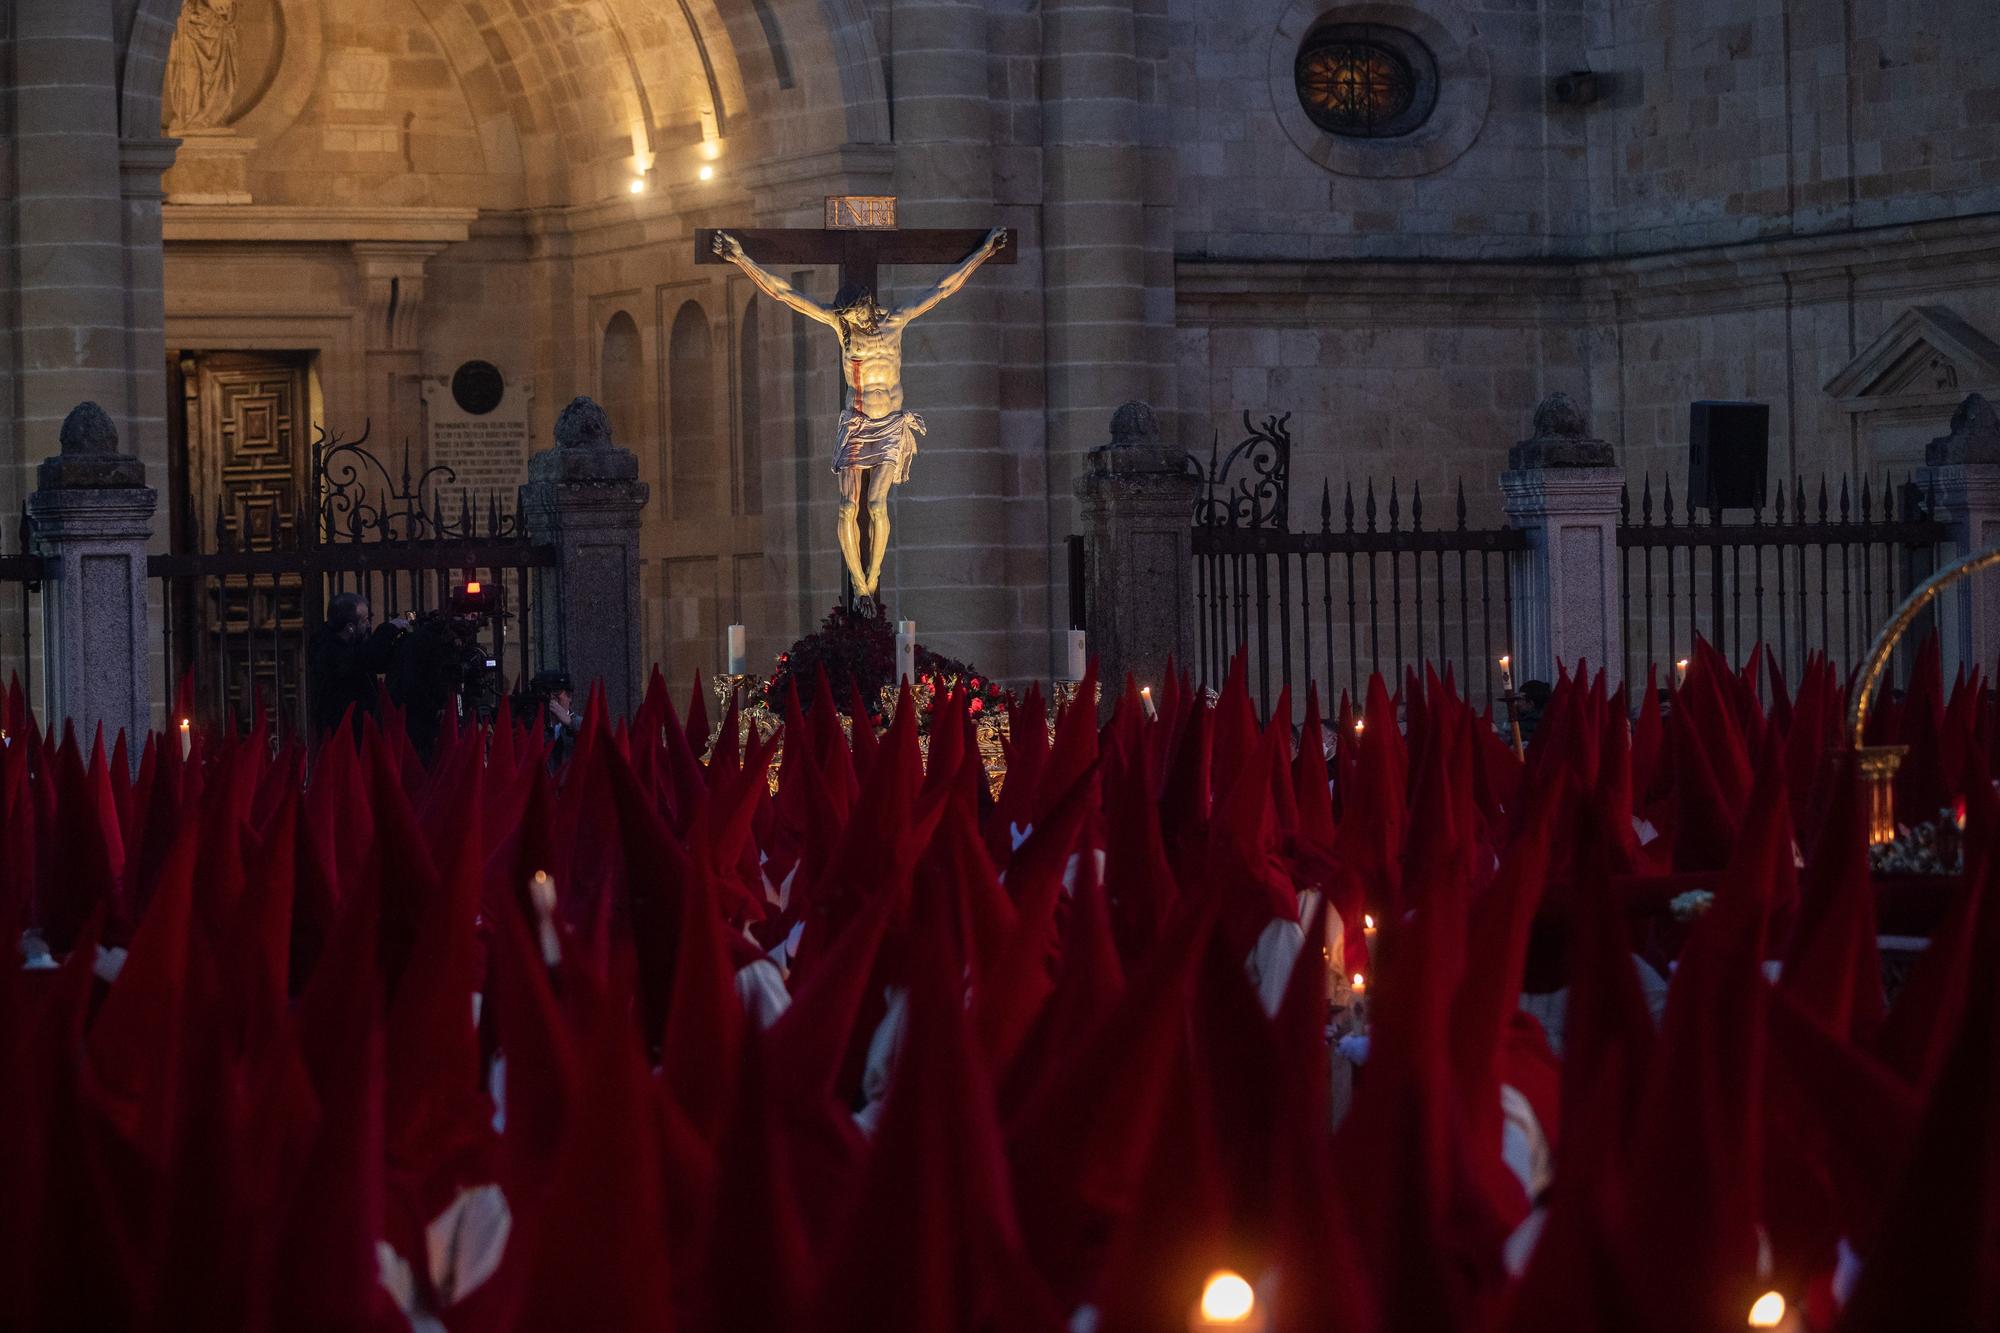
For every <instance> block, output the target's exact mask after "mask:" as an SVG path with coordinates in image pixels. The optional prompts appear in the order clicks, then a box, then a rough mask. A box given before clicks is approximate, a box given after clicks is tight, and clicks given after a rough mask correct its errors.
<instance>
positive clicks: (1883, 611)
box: [1618, 476, 1949, 684]
mask: <svg viewBox="0 0 2000 1333" xmlns="http://www.w3.org/2000/svg"><path fill="white" fill-rule="evenodd" d="M1857 495H1858V497H1859V498H1858V499H1857V498H1856V497H1857ZM1682 496H1683V499H1682V500H1681V502H1680V504H1679V506H1678V519H1677V518H1676V509H1677V506H1676V502H1675V496H1674V489H1673V481H1672V479H1671V478H1668V479H1665V480H1663V482H1662V484H1661V487H1660V492H1659V497H1658V500H1657V503H1656V501H1655V496H1654V489H1653V482H1652V478H1651V477H1647V478H1644V479H1643V480H1642V481H1641V483H1640V489H1639V495H1638V499H1637V501H1636V504H1635V502H1634V500H1633V497H1632V491H1631V487H1630V485H1629V484H1628V485H1627V487H1626V489H1625V494H1624V496H1623V499H1622V501H1621V505H1620V511H1621V512H1620V519H1619V528H1618V547H1619V560H1620V566H1621V568H1620V582H1621V586H1622V590H1623V591H1622V608H1621V609H1622V612H1623V618H1624V629H1625V678H1626V679H1627V680H1634V681H1637V680H1643V679H1644V678H1645V676H1646V672H1647V670H1648V668H1651V669H1652V670H1653V671H1654V673H1655V678H1656V679H1658V680H1659V681H1660V682H1661V683H1662V684H1664V683H1665V682H1666V680H1667V679H1669V678H1670V676H1669V673H1670V672H1671V671H1672V670H1673V668H1674V665H1675V664H1676V663H1677V662H1679V661H1680V660H1681V659H1683V658H1684V657H1686V656H1687V654H1688V653H1689V652H1690V651H1691V650H1692V648H1693V646H1694V641H1695V636H1696V635H1697V634H1699V635H1701V636H1703V637H1704V638H1706V639H1707V640H1708V641H1709V642H1710V643H1711V644H1713V645H1715V647H1716V648H1718V649H1719V650H1720V651H1721V652H1722V653H1723V654H1724V655H1725V656H1727V657H1729V658H1730V659H1731V660H1734V661H1741V660H1743V659H1745V658H1746V657H1747V656H1748V654H1749V653H1750V651H1751V650H1752V648H1753V647H1754V646H1755V645H1756V644H1758V643H1762V644H1764V645H1765V649H1766V651H1767V652H1769V653H1772V654H1774V655H1775V660H1776V661H1777V663H1778V664H1779V666H1780V667H1781V668H1782V669H1783V670H1784V671H1785V672H1786V673H1787V675H1788V676H1789V677H1790V678H1791V679H1792V680H1794V681H1796V680H1797V678H1798V673H1799V672H1800V671H1801V670H1802V669H1803V667H1804V664H1805V660H1806V658H1807V657H1808V656H1809V655H1810V654H1812V653H1815V652H1823V653H1825V654H1826V655H1827V656H1828V657H1829V658H1830V659H1831V660H1832V661H1833V662H1834V664H1835V665H1836V667H1839V668H1847V667H1851V666H1852V665H1853V664H1854V662H1855V660H1856V659H1857V658H1858V657H1859V656H1860V655H1861V654H1863V653H1865V652H1867V650H1868V644H1869V642H1870V641H1871V640H1872V639H1873V637H1874V635H1875V631H1876V630H1877V628H1879V627H1880V625H1881V624H1882V622H1883V620H1885V619H1886V618H1887V617H1888V615H1889V613H1890V612H1891V611H1893V610H1894V609H1895V608H1896V605H1897V604H1898V603H1899V602H1901V601H1902V599H1903V598H1904V597H1905V596H1907V595H1908V593H1909V591H1910V589H1911V588H1913V587H1914V586H1916V584H1918V583H1920V582H1921V581H1922V580H1923V579H1924V578H1925V577H1926V576H1927V575H1928V574H1929V573H1930V572H1931V571H1932V570H1933V569H1935V568H1936V563H1937V549H1938V544H1939V543H1940V542H1942V541H1944V540H1945V539H1946V538H1947V536H1948V535H1949V534H1948V529H1947V527H1946V525H1945V524H1943V523H1941V522H1939V521H1937V520H1935V519H1933V518H1932V517H1931V516H1930V514H1929V513H1928V512H1927V511H1926V510H1925V508H1924V505H1923V502H1922V496H1921V493H1920V491H1919V488H1918V487H1916V486H1914V485H1911V484H1909V483H1907V482H1906V483H1905V484H1904V485H1902V486H1897V485H1895V484H1893V483H1892V482H1891V480H1890V479H1889V478H1888V477H1886V476H1885V477H1884V478H1883V479H1882V485H1881V488H1880V490H1879V491H1877V490H1875V489H1874V488H1873V486H1872V485H1871V484H1870V483H1869V481H1868V480H1866V479H1865V478H1864V479H1862V480H1859V481H1852V480H1850V479H1849V478H1845V477H1843V478H1841V479H1840V480H1839V482H1838V485H1837V487H1836V486H1835V485H1834V483H1832V482H1830V481H1829V480H1828V479H1827V478H1825V477H1822V478H1821V479H1820V482H1819V485H1818V487H1817V490H1816V493H1809V492H1808V491H1807V489H1806V483H1805V481H1804V479H1803V478H1800V477H1793V478H1792V480H1791V483H1790V485H1787V484H1786V483H1785V482H1784V481H1782V480H1780V481H1779V483H1778V485H1777V487H1776V494H1775V496H1774V498H1773V499H1772V501H1771V502H1770V503H1768V504H1766V505H1764V506H1761V507H1759V508H1757V509H1754V510H1751V511H1749V518H1748V520H1747V521H1740V522H1723V521H1722V518H1723V515H1722V514H1720V513H1719V512H1709V513H1701V512H1699V511H1697V510H1696V509H1695V507H1694V505H1693V503H1692V502H1691V501H1689V500H1687V499H1686V498H1685V496H1686V489H1685V487H1683V489H1682ZM1635 509H1636V513H1635V512H1634V511H1635ZM1921 638H1922V635H1921V633H1919V634H1915V635H1911V636H1910V642H1912V643H1915V642H1918V641H1920V640H1921ZM1899 651H1903V650H1899Z"/></svg>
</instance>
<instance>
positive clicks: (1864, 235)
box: [1175, 213, 2000, 324]
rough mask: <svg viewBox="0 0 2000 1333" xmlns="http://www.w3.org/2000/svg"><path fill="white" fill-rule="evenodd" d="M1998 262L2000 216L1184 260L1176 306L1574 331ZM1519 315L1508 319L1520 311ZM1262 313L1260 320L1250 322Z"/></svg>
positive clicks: (1196, 311)
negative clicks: (1497, 255)
mask: <svg viewBox="0 0 2000 1333" xmlns="http://www.w3.org/2000/svg"><path fill="white" fill-rule="evenodd" d="M1995 262H2000V213H1985V214H1979V215H1977V216H1973V217H1965V218H1948V219H1943V220H1940V221H1936V222H1920V223H1907V224H1898V225H1894V226H1884V227H1870V228H1863V229H1858V230H1853V231H1843V232H1834V233H1823V234H1817V235H1810V236H1784V237H1773V238H1770V239H1766V240H1759V241H1746V242H1737V243H1731V244H1726V245H1711V246H1698V247H1693V248H1689V249H1686V250H1674V251H1662V252H1655V253H1650V254H1637V255H1622V256H1576V257H1563V256H1554V257H1543V258H1522V259H1514V260H1479V259H1469V260H1452V259H1353V260H1316V261H1292V260H1241V259H1226V258H1191V257H1188V258H1181V259H1179V260H1178V261H1177V262H1176V264H1175V295H1176V300H1177V304H1178V305H1179V307H1180V309H1181V312H1182V314H1183V315H1184V316H1186V315H1198V316H1200V315H1205V316H1206V317H1207V318H1206V319H1205V320H1198V321H1197V322H1209V323H1225V324H1226V323H1232V322H1236V320H1237V318H1238V312H1237V311H1236V310H1232V307H1237V308H1240V315H1241V317H1242V318H1246V319H1250V318H1254V319H1257V320H1259V321H1260V322H1269V318H1270V312H1271V310H1272V308H1273V307H1274V306H1284V305H1292V306H1296V307H1298V308H1299V310H1300V314H1301V317H1302V318H1305V317H1307V312H1308V311H1314V312H1315V313H1317V314H1322V315H1323V314H1324V313H1325V312H1327V311H1328V310H1329V309H1330V308H1338V309H1347V310H1351V309H1354V308H1356V307H1359V308H1360V309H1361V311H1363V312H1366V311H1369V310H1370V309H1372V308H1374V307H1376V306H1377V305H1378V304H1379V306H1380V307H1381V313H1383V314H1385V315H1386V314H1390V313H1395V314H1396V317H1397V318H1398V320H1399V322H1406V323H1408V322H1417V323H1421V322H1423V321H1424V318H1425V316H1426V314H1427V313H1430V314H1431V315H1432V316H1433V317H1434V318H1440V319H1459V318H1462V317H1463V312H1464V311H1465V310H1466V309H1467V308H1468V307H1478V308H1479V309H1480V310H1481V312H1482V314H1483V316H1484V317H1485V318H1486V319H1487V320H1488V321H1491V322H1501V323H1513V322H1518V323H1536V322H1540V321H1541V320H1543V319H1544V318H1546V317H1547V315H1548V311H1547V310H1546V309H1537V308H1535V307H1536V305H1537V303H1539V304H1541V305H1544V306H1546V305H1547V304H1549V303H1558V304H1569V303H1574V304H1575V305H1576V306H1577V309H1576V310H1575V311H1574V312H1573V313H1574V314H1575V315H1576V316H1578V317H1583V316H1586V315H1587V316H1590V317H1594V318H1608V317H1610V316H1611V315H1613V314H1614V313H1623V314H1626V315H1631V314H1646V315H1665V314H1673V313H1677V312H1684V311H1703V312H1710V311H1716V310H1725V309H1755V308H1759V307H1764V306H1776V307H1782V306H1783V305H1784V304H1785V303H1786V302H1787V300H1789V299H1791V297H1792V294H1793V293H1794V292H1796V291H1797V289H1798V288H1799V287H1801V286H1802V285H1806V284H1810V283H1816V282H1828V283H1833V284H1837V285H1839V286H1842V287H1844V286H1845V285H1846V284H1848V283H1853V284H1855V285H1856V286H1861V287H1866V288H1868V289H1870V290H1875V291H1886V292H1897V293H1913V292H1923V291H1930V290H1937V289H1949V288H1950V287H1952V286H1954V285H1956V283H1957V282H1958V281H1959V277H1958V275H1960V274H1962V273H1963V271H1964V270H1965V269H1966V268H1968V267H1971V266H1974V265H1981V264H1993V263H1995ZM1510 307H1511V309H1510ZM1253 312H1256V313H1254V314H1253Z"/></svg>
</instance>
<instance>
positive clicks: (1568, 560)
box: [1500, 393, 1625, 689]
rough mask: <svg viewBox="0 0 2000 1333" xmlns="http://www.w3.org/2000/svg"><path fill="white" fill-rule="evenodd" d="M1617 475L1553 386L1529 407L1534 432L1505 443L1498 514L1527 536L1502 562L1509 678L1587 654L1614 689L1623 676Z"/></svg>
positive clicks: (1605, 448) (1604, 447) (1537, 673)
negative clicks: (1507, 597)
mask: <svg viewBox="0 0 2000 1333" xmlns="http://www.w3.org/2000/svg"><path fill="white" fill-rule="evenodd" d="M1624 482H1625V477H1624V474H1623V473H1622V472H1620V471H1619V469H1618V468H1617V467H1616V465H1615V460H1614V459H1613V457H1612V452H1611V446H1610V445H1609V444H1608V443H1606V442H1605V441H1603V440H1599V439H1595V438H1593V437H1592V436H1591V434H1590V423H1589V422H1588V421H1587V420H1586V419H1585V418H1584V415H1583V411H1582V409H1580V408H1578V407H1577V405H1576V404H1575V403H1573V402H1571V401H1570V398H1569V395H1568V394H1565V393H1552V394H1550V395H1549V396H1548V397H1547V398H1544V399H1543V400H1542V402H1541V405H1540V406H1539V407H1537V408H1536V409H1535V434H1534V437H1533V438H1532V439H1527V440H1523V441H1521V443H1519V444H1517V445H1515V446H1513V448H1511V449H1509V450H1508V451H1507V471H1505V472H1503V473H1501V474H1500V489H1501V490H1502V491H1503V492H1504V493H1505V494H1506V497H1507V521H1508V522H1509V523H1511V524H1512V525H1513V526H1515V527H1517V528H1519V529H1521V530H1522V531H1523V532H1525V533H1526V534H1527V536H1528V549H1527V550H1525V551H1522V552H1519V553H1518V554H1516V555H1515V556H1514V558H1513V559H1512V560H1511V561H1510V562H1509V566H1510V567H1509V571H1508V580H1509V585H1510V586H1511V588H1512V589H1513V594H1514V664H1513V665H1514V679H1515V681H1516V682H1517V683H1520V682H1526V681H1530V680H1543V681H1548V682H1550V683H1553V682H1554V681H1555V678H1556V664H1557V663H1558V662H1560V663H1561V664H1562V665H1563V666H1564V667H1566V668H1568V669H1570V670H1574V669H1575V668H1576V665H1577V663H1578V662H1581V661H1588V662H1589V663H1590V666H1591V669H1592V670H1596V669H1598V668H1602V669H1603V670H1604V671H1605V672H1606V673H1607V674H1606V677H1605V679H1606V682H1607V683H1608V684H1609V685H1610V687H1611V688H1613V689H1616V688H1617V687H1618V683H1619V681H1620V680H1621V679H1622V678H1623V677H1624V669H1625V636H1624V627H1623V625H1621V624H1620V623H1619V601H1618V496H1619V492H1620V490H1621V488H1622V487H1623V486H1624Z"/></svg>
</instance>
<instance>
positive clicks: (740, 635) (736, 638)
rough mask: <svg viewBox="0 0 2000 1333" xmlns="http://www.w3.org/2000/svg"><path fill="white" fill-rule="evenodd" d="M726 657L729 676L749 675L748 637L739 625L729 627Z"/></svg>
mask: <svg viewBox="0 0 2000 1333" xmlns="http://www.w3.org/2000/svg"><path fill="white" fill-rule="evenodd" d="M728 656H729V671H728V674H729V675H732V676H747V675H749V674H750V643H749V635H748V634H746V633H745V632H744V629H743V627H742V626H741V625H731V626H730V627H729V652H728Z"/></svg>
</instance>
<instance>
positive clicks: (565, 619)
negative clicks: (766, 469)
mask: <svg viewBox="0 0 2000 1333" xmlns="http://www.w3.org/2000/svg"><path fill="white" fill-rule="evenodd" d="M555 434H556V443H555V447H554V448H553V449H544V450H542V451H541V452H540V453H538V454H536V455H535V456H534V457H532V458H530V459H529V460H528V482H527V485H525V486H523V487H521V513H522V515H523V517H524V518H525V519H526V521H527V524H528V534H529V536H530V537H531V538H532V539H533V540H534V541H535V542H536V544H538V545H544V546H552V547H554V548H555V554H556V562H555V564H554V565H553V566H552V567H550V568H547V569H539V570H536V571H535V586H534V596H533V598H532V607H531V612H530V613H531V614H532V615H533V616H534V621H535V623H534V625H533V627H532V629H533V633H534V635H535V643H536V649H537V652H538V654H539V660H540V661H541V664H542V665H543V666H545V667H559V668H561V669H562V670H564V671H567V672H568V673H569V674H570V677H571V678H572V680H573V681H574V682H575V684H576V688H577V690H578V692H579V693H581V692H583V691H585V690H588V689H589V687H590V684H591V682H593V681H603V682H604V700H605V703H606V704H608V705H609V706H610V709H611V713H612V716H614V717H618V716H622V715H624V714H627V713H630V712H631V711H632V709H633V708H635V707H637V706H638V703H639V697H640V689H641V685H642V681H643V679H644V677H643V675H642V672H643V671H644V667H645V632H646V631H645V621H644V618H643V617H642V616H641V614H640V605H639V568H640V567H639V524H640V520H641V517H642V511H643V510H644V509H645V507H646V498H647V495H648V494H649V493H650V488H649V487H648V486H647V485H646V483H645V482H643V481H640V480H639V479H638V478H639V460H638V458H637V456H635V455H634V454H633V453H632V451H631V450H630V449H621V448H619V447H618V446H617V445H616V444H614V443H612V440H611V422H610V420H609V418H607V417H606V416H605V415H604V409H603V408H601V407H599V406H598V405H597V404H596V403H594V402H592V401H591V400H590V399H588V398H577V399H575V400H573V401H572V402H571V403H570V405H569V406H568V407H566V408H564V409H563V410H562V415H560V416H558V417H557V418H556V432H555Z"/></svg>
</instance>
